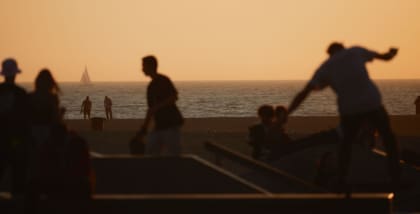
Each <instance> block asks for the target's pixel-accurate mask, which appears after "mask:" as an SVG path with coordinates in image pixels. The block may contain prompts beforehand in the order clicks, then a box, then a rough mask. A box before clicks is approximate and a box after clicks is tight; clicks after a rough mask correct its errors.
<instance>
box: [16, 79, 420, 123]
mask: <svg viewBox="0 0 420 214" xmlns="http://www.w3.org/2000/svg"><path fill="white" fill-rule="evenodd" d="M305 83H306V81H180V82H175V85H176V87H177V89H178V91H179V100H178V106H179V107H180V109H181V111H182V112H183V115H184V116H185V117H188V118H200V117H249V116H256V109H257V108H258V106H260V105H261V104H273V105H286V106H287V105H288V104H289V103H290V101H291V100H292V99H293V97H294V95H295V94H296V92H298V90H300V89H301V88H302V87H303V86H304V84H305ZM376 84H377V85H378V86H379V88H380V90H381V92H382V97H383V100H384V103H385V106H386V108H387V110H388V112H389V113H390V114H394V115H410V114H414V113H415V106H414V104H413V103H414V100H415V99H416V97H417V96H419V95H420V80H378V81H376ZM22 85H23V86H24V87H25V88H26V89H28V90H29V91H30V90H32V89H33V86H32V84H29V83H25V84H22ZM146 86H147V82H113V83H105V82H101V83H93V84H92V85H82V84H80V83H60V87H61V89H62V92H63V93H62V95H61V97H60V99H61V105H62V106H64V107H66V109H67V113H66V118H68V119H80V118H82V115H81V114H80V106H81V104H82V101H83V99H84V98H85V97H86V96H90V98H91V100H92V103H93V112H92V116H94V117H104V116H105V113H104V107H103V100H104V97H105V95H107V96H109V97H110V98H111V99H112V101H113V114H114V117H115V118H144V115H145V110H146V107H147V104H146V97H145V96H146ZM294 115H305V116H309V115H310V116H326V115H337V107H336V100H335V95H334V93H333V92H332V91H331V90H330V89H327V90H324V91H321V92H315V93H312V94H311V96H310V97H309V99H307V100H306V101H305V102H304V103H303V105H302V107H301V108H300V109H299V110H298V111H296V113H294Z"/></svg>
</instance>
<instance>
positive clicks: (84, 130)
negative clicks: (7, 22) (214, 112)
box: [66, 115, 420, 156]
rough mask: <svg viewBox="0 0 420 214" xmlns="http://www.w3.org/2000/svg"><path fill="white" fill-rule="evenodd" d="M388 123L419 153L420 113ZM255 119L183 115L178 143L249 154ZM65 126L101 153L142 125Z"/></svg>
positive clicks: (315, 127) (298, 130)
mask: <svg viewBox="0 0 420 214" xmlns="http://www.w3.org/2000/svg"><path fill="white" fill-rule="evenodd" d="M390 119H391V125H392V128H393V130H394V132H395V134H396V135H397V137H398V140H399V143H400V145H401V148H402V149H410V150H414V151H416V152H417V153H420V116H415V115H407V116H391V117H390ZM257 122H258V118H255V117H248V118H187V119H186V120H185V125H184V126H183V128H182V144H183V148H184V152H185V153H193V154H197V155H204V156H206V155H207V154H206V151H205V150H204V147H203V142H204V141H212V142H216V143H220V144H223V145H226V146H229V147H231V148H234V149H235V150H238V151H240V152H243V153H245V154H250V151H251V148H250V147H249V146H248V144H247V143H246V142H247V134H248V127H249V126H250V125H252V124H255V123H257ZM66 123H67V124H68V126H69V127H70V128H71V129H73V130H76V131H77V132H78V133H79V134H80V135H81V136H83V137H85V138H86V140H87V141H88V143H89V145H90V148H91V150H92V151H94V152H98V153H104V154H121V153H128V152H129V150H128V142H129V140H130V138H131V137H133V136H134V134H135V132H136V131H137V130H138V128H139V127H140V125H141V124H142V120H141V119H115V120H105V121H104V129H103V130H102V131H94V130H92V128H91V121H89V120H67V121H66ZM337 125H338V118H337V117H334V116H325V117H318V116H317V117H315V116H314V117H298V116H296V117H290V118H289V121H288V124H287V127H286V128H287V132H288V133H289V134H290V136H291V137H292V138H299V137H302V136H305V135H308V134H312V133H316V132H319V131H322V130H327V129H331V128H335V127H336V126H337Z"/></svg>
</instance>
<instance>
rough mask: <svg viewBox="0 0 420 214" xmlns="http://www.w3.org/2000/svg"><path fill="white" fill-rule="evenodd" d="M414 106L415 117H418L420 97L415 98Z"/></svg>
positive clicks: (419, 113)
mask: <svg viewBox="0 0 420 214" xmlns="http://www.w3.org/2000/svg"><path fill="white" fill-rule="evenodd" d="M414 105H416V115H420V96H417V99H416V101H414Z"/></svg>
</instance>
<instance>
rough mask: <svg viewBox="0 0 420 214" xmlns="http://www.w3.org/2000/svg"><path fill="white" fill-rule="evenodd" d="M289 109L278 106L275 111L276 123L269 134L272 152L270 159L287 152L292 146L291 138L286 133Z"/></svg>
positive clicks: (268, 140)
mask: <svg viewBox="0 0 420 214" xmlns="http://www.w3.org/2000/svg"><path fill="white" fill-rule="evenodd" d="M286 122H287V109H286V108H285V107H284V106H277V107H276V108H275V110H274V121H273V123H272V125H271V127H270V129H269V131H268V133H267V142H266V144H267V147H268V149H269V150H270V157H271V156H277V155H280V154H281V153H282V152H287V150H288V147H289V146H290V142H291V140H290V138H289V135H288V134H287V133H286V130H285V125H286Z"/></svg>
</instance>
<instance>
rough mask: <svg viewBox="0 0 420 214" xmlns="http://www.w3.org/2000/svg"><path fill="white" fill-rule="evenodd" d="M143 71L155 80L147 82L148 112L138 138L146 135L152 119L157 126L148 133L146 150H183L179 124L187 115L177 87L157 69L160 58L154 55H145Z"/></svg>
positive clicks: (149, 152) (171, 152) (150, 152)
mask: <svg viewBox="0 0 420 214" xmlns="http://www.w3.org/2000/svg"><path fill="white" fill-rule="evenodd" d="M142 65H143V68H142V70H143V73H144V74H145V75H146V76H149V77H150V78H151V79H152V80H151V82H150V83H149V85H148V86H147V106H148V109H147V113H146V118H145V120H144V123H143V125H142V126H141V128H140V130H139V131H138V132H137V138H142V137H144V136H145V135H146V133H147V130H148V126H149V124H150V122H151V120H152V119H153V121H154V129H153V131H151V132H150V133H149V134H148V138H147V143H146V148H145V154H146V155H161V154H163V153H164V151H165V150H166V152H167V154H168V155H179V154H180V153H181V134H180V128H181V126H182V125H183V123H184V118H183V117H182V114H181V112H180V111H179V109H178V107H177V106H176V101H177V100H178V91H177V90H176V88H175V86H174V84H173V83H172V81H171V80H170V79H169V78H168V77H167V76H165V75H162V74H160V73H158V71H157V68H158V61H157V59H156V57H154V56H146V57H143V59H142Z"/></svg>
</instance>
